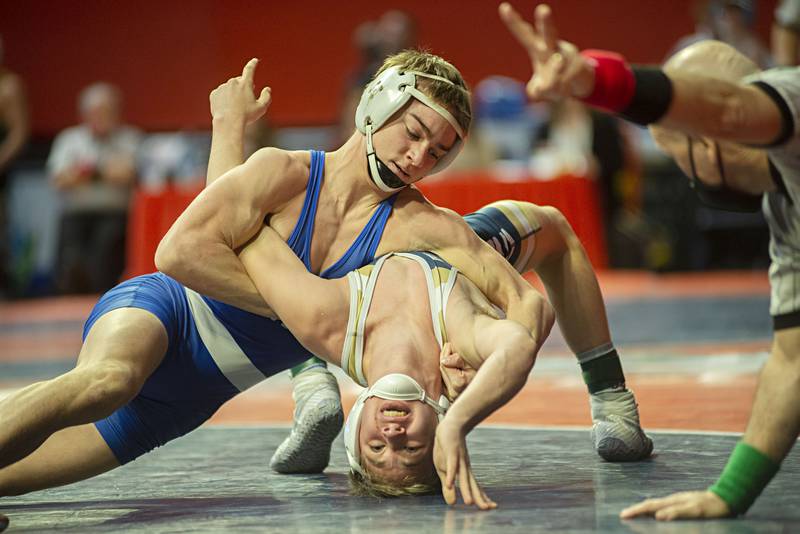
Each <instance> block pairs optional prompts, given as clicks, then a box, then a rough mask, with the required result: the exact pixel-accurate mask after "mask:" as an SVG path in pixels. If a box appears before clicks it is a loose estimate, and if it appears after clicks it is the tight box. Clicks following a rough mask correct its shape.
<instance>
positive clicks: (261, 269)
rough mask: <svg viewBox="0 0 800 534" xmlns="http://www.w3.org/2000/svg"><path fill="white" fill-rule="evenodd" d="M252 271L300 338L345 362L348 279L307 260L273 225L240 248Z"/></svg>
mask: <svg viewBox="0 0 800 534" xmlns="http://www.w3.org/2000/svg"><path fill="white" fill-rule="evenodd" d="M239 259H241V261H242V264H243V265H244V267H245V269H246V271H247V274H248V275H249V277H250V279H251V280H252V281H253V283H254V284H255V286H256V288H258V292H259V293H260V294H261V296H262V297H263V298H264V300H265V301H266V303H267V304H268V305H269V306H270V308H272V310H273V311H275V313H276V314H277V315H278V317H279V318H280V320H281V321H282V322H283V324H284V325H286V327H287V328H288V329H289V330H290V331H291V332H292V334H293V335H294V336H295V337H296V338H297V340H298V341H300V343H302V344H303V346H304V347H306V348H307V349H308V350H310V351H311V352H313V353H314V354H316V355H317V356H319V357H321V358H324V359H326V360H328V361H329V362H331V363H333V364H336V365H339V364H340V362H341V354H340V352H341V342H340V341H341V339H340V336H339V337H337V334H341V333H342V332H344V330H345V327H346V325H347V317H348V311H349V307H350V299H349V295H348V292H347V288H348V284H347V281H346V280H343V279H339V280H325V279H323V278H320V277H318V276H316V275H314V274H312V273H310V272H308V270H307V269H306V267H305V265H303V262H301V261H300V259H299V258H298V257H297V256H296V255H295V254H294V252H292V250H291V249H290V248H289V246H288V245H287V244H286V243H284V241H283V240H282V239H281V237H280V236H279V235H278V234H277V233H276V232H275V231H274V230H273V229H272V228H269V227H264V228H262V230H261V231H260V232H259V234H258V236H257V237H256V239H254V240H253V241H251V242H250V243H249V244H248V245H247V246H245V247H244V248H243V249H242V251H241V252H240V253H239Z"/></svg>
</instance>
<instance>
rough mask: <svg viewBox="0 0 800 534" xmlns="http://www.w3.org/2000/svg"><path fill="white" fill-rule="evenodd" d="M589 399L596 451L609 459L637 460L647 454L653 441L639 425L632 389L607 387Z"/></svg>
mask: <svg viewBox="0 0 800 534" xmlns="http://www.w3.org/2000/svg"><path fill="white" fill-rule="evenodd" d="M589 398H590V402H591V405H592V422H593V425H592V432H591V436H592V443H593V444H594V450H595V451H597V454H599V455H600V456H601V457H602V458H603V459H604V460H606V461H609V462H636V461H639V460H644V459H645V458H648V457H650V454H652V452H653V440H651V439H650V438H649V437H648V436H647V434H645V433H644V430H642V427H641V425H640V424H639V408H638V405H637V404H636V399H635V398H634V397H633V392H632V391H631V390H629V389H626V388H624V387H617V388H608V389H603V390H601V391H598V392H597V393H593V394H591V395H590V396H589Z"/></svg>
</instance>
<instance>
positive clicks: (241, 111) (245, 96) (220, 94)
mask: <svg viewBox="0 0 800 534" xmlns="http://www.w3.org/2000/svg"><path fill="white" fill-rule="evenodd" d="M257 65H258V59H256V58H253V59H251V60H250V61H248V62H247V64H246V65H245V66H244V69H243V70H242V75H241V76H236V77H234V78H231V79H230V80H228V81H227V82H225V83H223V84H221V85H220V86H219V87H217V88H216V89H214V90H213V91H211V95H209V100H210V101H211V116H212V117H213V118H215V119H219V118H223V117H234V118H238V119H240V120H244V122H245V124H249V123H251V122H254V121H257V120H258V119H260V118H261V117H262V116H263V115H264V113H266V111H267V108H268V107H269V104H270V102H271V101H272V89H271V88H269V87H264V88H263V89H262V90H261V94H260V95H259V97H258V98H256V95H255V83H254V81H253V79H254V77H255V72H256V66H257Z"/></svg>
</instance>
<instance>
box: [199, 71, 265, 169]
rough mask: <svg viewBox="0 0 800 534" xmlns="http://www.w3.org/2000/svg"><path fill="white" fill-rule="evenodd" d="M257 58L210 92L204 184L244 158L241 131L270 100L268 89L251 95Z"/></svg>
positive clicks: (259, 113) (253, 92)
mask: <svg viewBox="0 0 800 534" xmlns="http://www.w3.org/2000/svg"><path fill="white" fill-rule="evenodd" d="M257 66H258V59H256V58H253V59H251V60H250V61H248V62H247V64H246V65H245V66H244V69H243V70H242V75H241V76H236V77H233V78H231V79H229V80H228V81H226V82H225V83H223V84H221V85H220V86H219V87H217V88H216V89H214V90H213V91H211V94H210V95H209V103H210V105H211V153H210V154H209V157H208V172H207V174H206V185H210V184H211V183H212V182H214V180H216V179H217V178H219V177H220V176H222V175H223V174H225V173H226V172H228V171H229V170H231V169H233V168H234V167H236V166H237V165H241V164H242V162H243V161H244V135H245V134H244V132H245V127H246V126H247V125H248V124H250V123H251V122H255V121H257V120H259V119H260V118H261V117H262V116H263V115H264V113H266V111H267V108H268V107H269V104H270V102H271V100H272V89H270V88H269V87H264V88H263V89H262V90H261V94H260V96H259V97H258V98H256V96H255V85H254V83H255V82H254V78H255V73H256V67H257Z"/></svg>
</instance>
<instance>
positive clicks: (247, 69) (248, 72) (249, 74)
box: [242, 57, 258, 82]
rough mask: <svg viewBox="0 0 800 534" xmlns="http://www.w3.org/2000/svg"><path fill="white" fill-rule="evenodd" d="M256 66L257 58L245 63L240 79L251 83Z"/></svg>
mask: <svg viewBox="0 0 800 534" xmlns="http://www.w3.org/2000/svg"><path fill="white" fill-rule="evenodd" d="M257 66H258V58H255V57H254V58H253V59H251V60H250V61H248V62H247V64H246V65H245V66H244V69H242V79H244V80H245V81H247V82H252V81H253V78H254V77H255V72H256V67H257Z"/></svg>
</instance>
